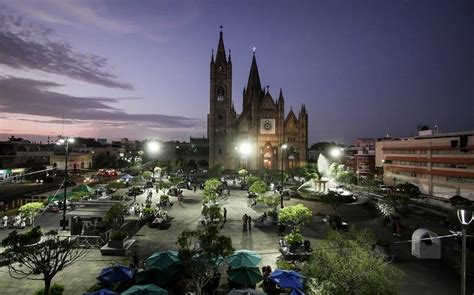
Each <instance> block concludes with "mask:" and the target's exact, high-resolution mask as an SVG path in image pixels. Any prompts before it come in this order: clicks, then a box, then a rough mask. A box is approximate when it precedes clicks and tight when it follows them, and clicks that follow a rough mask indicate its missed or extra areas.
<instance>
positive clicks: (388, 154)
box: [375, 130, 474, 201]
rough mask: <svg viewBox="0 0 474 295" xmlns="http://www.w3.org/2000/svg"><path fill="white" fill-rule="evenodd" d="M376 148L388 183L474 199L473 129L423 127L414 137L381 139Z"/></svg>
mask: <svg viewBox="0 0 474 295" xmlns="http://www.w3.org/2000/svg"><path fill="white" fill-rule="evenodd" d="M375 150H376V153H375V154H376V156H375V164H376V166H377V167H383V172H384V175H383V176H384V182H385V184H387V185H395V184H398V183H404V182H409V183H412V184H414V185H417V186H418V187H419V188H420V190H421V192H422V193H424V194H427V195H432V196H437V197H441V198H450V197H452V196H454V195H460V196H463V197H466V198H469V199H471V200H473V201H474V131H470V132H455V133H438V134H433V132H432V131H431V130H423V131H420V132H419V133H418V136H414V137H407V138H382V139H378V140H377V142H376V144H375Z"/></svg>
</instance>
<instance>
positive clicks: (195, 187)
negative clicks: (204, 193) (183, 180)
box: [194, 185, 197, 193]
mask: <svg viewBox="0 0 474 295" xmlns="http://www.w3.org/2000/svg"><path fill="white" fill-rule="evenodd" d="M196 189H197V186H196V185H194V193H196Z"/></svg>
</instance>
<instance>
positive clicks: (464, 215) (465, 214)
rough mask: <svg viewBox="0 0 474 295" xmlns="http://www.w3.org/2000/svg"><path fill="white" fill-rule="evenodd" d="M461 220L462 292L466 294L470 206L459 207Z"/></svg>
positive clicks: (471, 217) (458, 213)
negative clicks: (467, 233)
mask: <svg viewBox="0 0 474 295" xmlns="http://www.w3.org/2000/svg"><path fill="white" fill-rule="evenodd" d="M457 215H458V219H459V222H461V226H462V231H461V235H462V263H461V294H462V295H465V294H466V228H467V226H468V225H469V224H470V223H471V221H472V220H473V216H472V210H471V208H470V206H467V205H465V206H461V207H459V208H458V209H457Z"/></svg>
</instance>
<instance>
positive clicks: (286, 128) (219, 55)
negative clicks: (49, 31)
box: [207, 31, 308, 171]
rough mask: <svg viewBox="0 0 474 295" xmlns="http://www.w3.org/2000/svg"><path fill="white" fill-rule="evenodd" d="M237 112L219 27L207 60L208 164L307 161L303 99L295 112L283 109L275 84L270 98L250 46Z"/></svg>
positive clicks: (274, 165)
mask: <svg viewBox="0 0 474 295" xmlns="http://www.w3.org/2000/svg"><path fill="white" fill-rule="evenodd" d="M242 96H243V101H242V106H243V107H242V113H241V114H237V113H236V111H235V108H234V102H233V99H232V60H231V56H230V50H229V54H228V55H227V54H226V51H225V47H224V37H223V33H222V31H221V32H220V36H219V43H218V46H217V52H216V55H215V57H214V51H213V52H212V57H211V64H210V96H209V114H208V117H207V124H208V125H207V133H208V138H209V167H214V166H215V165H217V164H223V165H224V168H225V169H239V168H246V169H247V170H251V171H256V170H263V169H272V170H279V169H281V168H282V165H283V168H284V169H291V168H294V167H298V166H299V165H303V164H306V162H307V157H308V155H307V147H308V114H307V113H306V108H305V106H304V104H303V105H302V106H301V108H300V110H299V112H298V114H295V113H294V112H293V110H292V109H290V111H289V112H288V113H287V114H286V113H285V99H284V97H283V91H282V90H281V89H280V92H279V94H278V99H274V98H273V97H272V95H271V94H270V92H269V89H268V86H267V88H266V89H265V88H264V87H262V84H261V82H260V75H259V73H258V67H257V60H256V58H255V50H254V53H253V57H252V64H251V66H250V73H249V78H248V82H247V86H246V87H244V90H243V95H242Z"/></svg>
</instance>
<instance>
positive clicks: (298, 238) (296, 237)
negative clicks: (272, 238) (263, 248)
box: [286, 230, 303, 245]
mask: <svg viewBox="0 0 474 295" xmlns="http://www.w3.org/2000/svg"><path fill="white" fill-rule="evenodd" d="M286 241H287V242H288V244H290V245H301V244H302V243H303V236H302V235H301V233H300V231H299V230H295V231H292V232H291V233H290V234H288V235H287V236H286Z"/></svg>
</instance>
